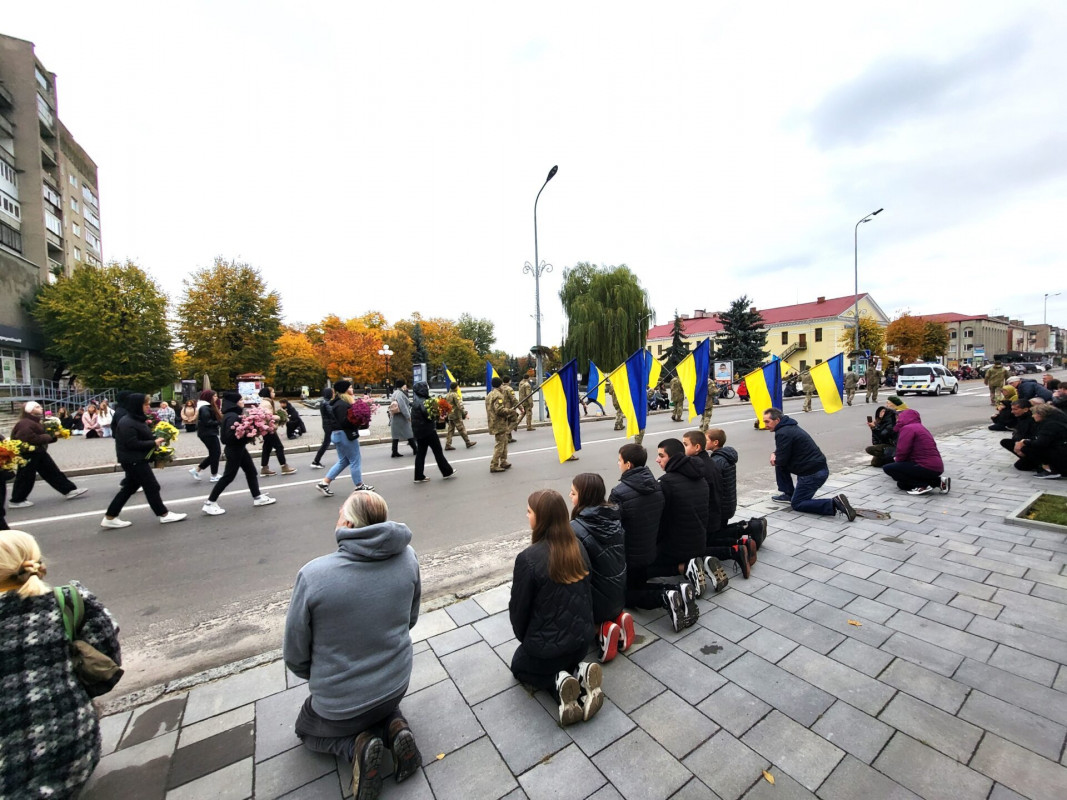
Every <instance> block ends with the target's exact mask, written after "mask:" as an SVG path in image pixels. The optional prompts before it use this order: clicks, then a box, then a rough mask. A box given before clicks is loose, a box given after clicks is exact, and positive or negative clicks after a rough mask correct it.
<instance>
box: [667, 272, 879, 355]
mask: <svg viewBox="0 0 1067 800" xmlns="http://www.w3.org/2000/svg"><path fill="white" fill-rule="evenodd" d="M855 300H856V298H855V296H854V295H847V296H845V297H831V298H826V297H819V298H816V299H815V300H814V301H812V302H808V303H797V304H795V305H791V306H779V307H778V308H764V309H759V313H760V315H761V316H762V317H763V324H764V327H765V329H766V331H767V350H768V352H770V353H771V354H772V355H776V356H778V357H779V358H780V359H781V360H782V361H783V362H784V363H783V365H782V372H783V374H784V373H786V372H790V371H792V370H796V371H802V370H805V369H808V368H809V367H814V366H815V365H816V364H821V363H822V362H823V361H826V360H827V359H829V358H830V357H831V356H834V355H836V354H837V353H848V352H849V351H851V350H852V348H851V347H850V346H848V345H845V344H842V343H841V336H842V334H844V332H845V331H854V330H855V329H854V327H853V322H852V320H853V319H854V314H855V310H856V308H855V306H856V302H855ZM858 305H859V314H860V318H861V319H872V320H874V321H875V322H877V323H878V324H879V325H881V326H882V327H885V326H887V325H888V324H889V318H888V317H887V316H886V314H885V312H884V311H883V310H882V309H881V307H879V305H878V304H877V303H876V302H875V301H874V299H873V298H872V297H871V296H870V295H869V294H867V293H866V292H865V293H863V294H861V295H860V296H859V303H858ZM682 328H683V330H684V331H685V335H684V341H685V343H686V345H687V346H689V347H695V346H696V345H697V344H699V343H700V341H701V340H702V339H703V338H704V337H706V336H710V337H712V341H713V342H714V340H715V337H716V336H718V335H719V334H720V333H721V332H722V324H721V323H720V322H719V321H718V319H716V317H715V314H714V313H708V312H707V311H704V310H701V309H697V310H696V311H695V312H694V313H693V314H692V316H690V315H688V314H683V315H682ZM673 329H674V321H673V319H672V320H671V322H668V323H666V324H664V325H657V326H656V327H654V328H651V329H650V330H649V332H648V339H647V342H648V345H647V347H648V350H649V352H651V353H652V354H653V355H654V356H661V355H663V353H664V352H665V351H666V350H667V348H668V347H670V345H671V335H672V331H673Z"/></svg>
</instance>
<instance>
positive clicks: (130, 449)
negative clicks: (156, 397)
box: [115, 393, 156, 464]
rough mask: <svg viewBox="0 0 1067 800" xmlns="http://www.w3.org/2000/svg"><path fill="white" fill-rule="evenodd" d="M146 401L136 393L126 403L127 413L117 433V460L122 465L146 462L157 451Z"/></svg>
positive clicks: (120, 422) (141, 395) (120, 421)
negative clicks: (146, 415) (146, 413)
mask: <svg viewBox="0 0 1067 800" xmlns="http://www.w3.org/2000/svg"><path fill="white" fill-rule="evenodd" d="M144 401H145V396H144V395H143V394H136V393H135V394H131V395H130V396H129V397H127V398H126V400H125V401H124V408H125V409H126V413H125V414H124V415H123V417H122V419H121V420H119V426H118V429H116V431H115V459H116V460H117V461H118V462H119V463H120V464H131V463H136V462H138V461H144V460H145V458H146V457H147V456H148V454H149V453H150V452H152V451H153V450H155V449H156V437H155V436H153V435H152V431H151V429H150V428H149V427H148V421H147V417H145V413H144Z"/></svg>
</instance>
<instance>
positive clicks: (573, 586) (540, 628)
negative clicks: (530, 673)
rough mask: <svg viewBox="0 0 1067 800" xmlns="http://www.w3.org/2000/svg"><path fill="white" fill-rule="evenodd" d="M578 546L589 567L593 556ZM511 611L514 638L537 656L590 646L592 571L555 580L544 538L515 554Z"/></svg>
mask: <svg viewBox="0 0 1067 800" xmlns="http://www.w3.org/2000/svg"><path fill="white" fill-rule="evenodd" d="M578 546H579V548H581V551H582V559H583V560H584V561H585V563H586V566H587V567H588V566H589V556H588V554H586V552H585V548H584V547H582V546H581V544H579V545H578ZM508 612H509V614H510V616H511V629H512V630H513V631H514V632H515V638H516V639H518V640H519V641H520V642H521V643H522V645H523V646H524V647H525V649H526V650H527V651H528V652H529V653H530V655H532V656H535V657H537V658H556V657H557V656H562V655H566V654H568V653H573V652H575V651H576V650H579V649H581V648H582V647H586V646H588V644H589V642H590V641H591V640H592V638H593V636H594V634H595V628H594V626H593V598H592V592H591V590H590V581H589V576H588V575H586V576H585V577H584V578H582V579H581V580H580V581H577V582H576V583H569V584H562V583H553V582H552V580H551V579H550V578H549V577H548V542H547V541H545V540H544V539H542V540H541V541H539V542H536V543H534V544H531V545H530V546H529V547H527V548H526V549H525V550H523V551H522V552H521V553H519V554H518V556H516V557H515V574H514V576H513V579H512V584H511V602H509V603H508Z"/></svg>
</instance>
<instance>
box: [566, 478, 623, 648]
mask: <svg viewBox="0 0 1067 800" xmlns="http://www.w3.org/2000/svg"><path fill="white" fill-rule="evenodd" d="M606 493H607V492H606V489H605V488H604V479H603V478H601V477H600V476H599V475H597V474H596V473H595V472H583V473H581V474H580V475H575V476H574V480H573V481H572V482H571V505H572V508H571V528H573V529H574V535H575V536H577V537H578V541H579V542H581V543H582V546H583V547H584V548H585V552H586V554H587V555H588V556H589V565H590V569H591V575H590V581H591V585H592V592H593V622H594V624H595V625H596V626H597V641H598V643H599V644H600V661H601V663H604V662H607V661H611V659H613V658H615V654H616V653H617V652H618V651H620V650H623V651H625V650H626V649H627V648H629V646H630V645H631V644H633V640H634V619H633V617H632V616H630V613H629V612H628V611H625V610H624V609H623V605H624V604H625V602H626V545H625V543H624V538H625V537H624V534H623V530H622V522H621V521H620V515H619V509H618V507H617V506H615V505H609V504H608V502H607V499H606V497H605V495H606Z"/></svg>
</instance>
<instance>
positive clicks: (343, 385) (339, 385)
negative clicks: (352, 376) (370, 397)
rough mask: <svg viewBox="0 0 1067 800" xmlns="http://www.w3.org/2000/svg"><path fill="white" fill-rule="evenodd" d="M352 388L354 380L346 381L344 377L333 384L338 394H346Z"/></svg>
mask: <svg viewBox="0 0 1067 800" xmlns="http://www.w3.org/2000/svg"><path fill="white" fill-rule="evenodd" d="M350 388H352V381H346V380H345V379H344V378H342V379H341V380H339V381H337V382H336V383H335V384H334V385H333V390H334V391H335V392H337V394H345V393H346V392H347V391H348V390H349V389H350Z"/></svg>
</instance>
